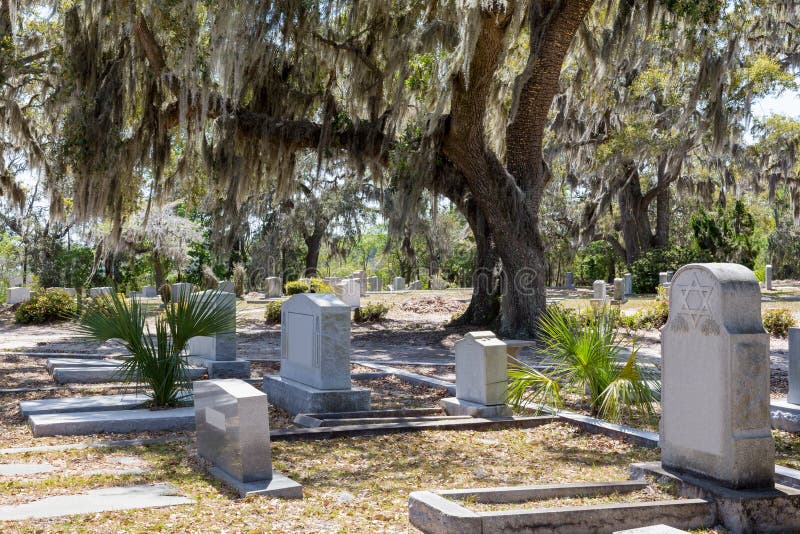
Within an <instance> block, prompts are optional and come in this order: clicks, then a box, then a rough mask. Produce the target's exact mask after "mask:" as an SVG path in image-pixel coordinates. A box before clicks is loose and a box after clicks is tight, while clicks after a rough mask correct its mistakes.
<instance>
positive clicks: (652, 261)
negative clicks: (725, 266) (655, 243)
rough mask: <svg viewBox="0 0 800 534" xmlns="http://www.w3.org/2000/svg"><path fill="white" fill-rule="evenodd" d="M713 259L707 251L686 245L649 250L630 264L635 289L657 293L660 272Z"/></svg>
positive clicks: (644, 292) (638, 291)
mask: <svg viewBox="0 0 800 534" xmlns="http://www.w3.org/2000/svg"><path fill="white" fill-rule="evenodd" d="M711 259H712V258H711V257H710V256H709V254H708V253H707V252H705V251H700V250H693V249H690V248H684V247H664V248H654V249H651V250H648V251H647V252H645V253H644V254H642V255H641V256H640V257H639V258H638V259H637V260H636V261H634V262H633V263H631V265H630V266H629V270H630V272H631V275H633V289H634V291H635V292H636V293H641V294H646V293H655V292H656V288H657V287H658V273H660V272H665V271H677V270H678V269H679V268H680V267H682V266H684V265H686V264H687V263H698V262H700V263H702V262H707V261H710V260H711Z"/></svg>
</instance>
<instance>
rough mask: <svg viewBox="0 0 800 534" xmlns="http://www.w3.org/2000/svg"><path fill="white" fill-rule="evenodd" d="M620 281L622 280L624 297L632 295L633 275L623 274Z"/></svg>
mask: <svg viewBox="0 0 800 534" xmlns="http://www.w3.org/2000/svg"><path fill="white" fill-rule="evenodd" d="M622 279H623V280H624V288H623V289H624V290H625V295H633V275H631V273H625V274H624V275H622Z"/></svg>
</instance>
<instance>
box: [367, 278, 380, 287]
mask: <svg viewBox="0 0 800 534" xmlns="http://www.w3.org/2000/svg"><path fill="white" fill-rule="evenodd" d="M367 288H368V289H369V291H380V290H381V279H380V278H378V277H377V276H370V277H369V278H367Z"/></svg>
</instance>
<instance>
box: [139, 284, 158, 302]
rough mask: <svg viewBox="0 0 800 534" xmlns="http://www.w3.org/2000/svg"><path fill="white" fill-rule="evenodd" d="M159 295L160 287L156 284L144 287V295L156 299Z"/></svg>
mask: <svg viewBox="0 0 800 534" xmlns="http://www.w3.org/2000/svg"><path fill="white" fill-rule="evenodd" d="M157 296H158V288H156V286H144V287H142V297H144V298H146V299H154V298H156V297H157Z"/></svg>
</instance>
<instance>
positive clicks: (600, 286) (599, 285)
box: [592, 280, 606, 300]
mask: <svg viewBox="0 0 800 534" xmlns="http://www.w3.org/2000/svg"><path fill="white" fill-rule="evenodd" d="M592 290H593V291H594V295H593V296H594V299H595V300H605V298H606V282H605V280H595V281H594V283H593V284H592Z"/></svg>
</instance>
